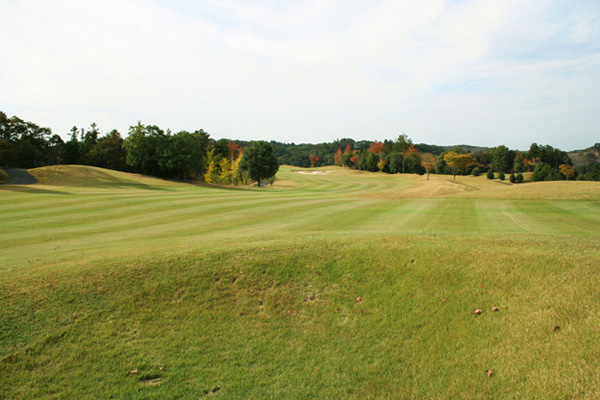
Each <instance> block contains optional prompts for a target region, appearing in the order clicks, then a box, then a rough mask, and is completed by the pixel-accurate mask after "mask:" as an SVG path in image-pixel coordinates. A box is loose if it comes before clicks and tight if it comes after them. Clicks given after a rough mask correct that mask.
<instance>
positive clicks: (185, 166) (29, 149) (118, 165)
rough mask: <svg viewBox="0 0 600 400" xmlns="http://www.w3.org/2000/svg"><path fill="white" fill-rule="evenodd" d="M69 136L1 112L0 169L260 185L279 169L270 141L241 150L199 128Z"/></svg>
mask: <svg viewBox="0 0 600 400" xmlns="http://www.w3.org/2000/svg"><path fill="white" fill-rule="evenodd" d="M69 137H70V139H69V140H67V141H64V140H63V139H62V138H61V136H60V135H57V134H53V133H52V131H51V130H50V129H49V128H44V127H39V126H37V125H36V124H34V123H33V122H25V121H23V120H22V119H20V118H18V117H11V118H8V117H7V116H6V114H5V113H4V112H2V111H0V165H2V166H6V167H15V168H35V167H41V166H44V165H55V164H83V165H91V166H97V167H102V168H109V169H114V170H118V171H125V172H136V173H141V174H145V175H151V176H156V177H160V178H168V179H178V180H189V181H205V182H207V183H218V184H240V183H244V184H249V183H251V182H257V183H259V185H260V183H261V182H263V181H266V182H271V183H272V182H273V179H274V176H275V174H276V172H277V170H278V169H279V164H278V162H277V158H276V157H275V155H274V153H273V146H272V145H271V144H270V143H267V142H264V141H255V142H252V143H251V144H250V145H249V146H248V147H247V148H243V147H241V146H240V145H237V144H236V143H234V142H232V141H229V140H226V139H221V140H214V139H212V138H211V137H210V135H209V134H208V133H207V132H205V131H204V130H202V129H199V130H195V131H193V132H188V131H185V130H184V131H179V132H177V133H172V132H171V131H170V130H167V131H164V130H163V129H161V128H160V127H158V126H156V125H144V124H142V123H141V122H138V123H137V124H136V125H133V126H131V127H130V128H129V131H128V135H127V137H126V138H123V137H122V136H121V134H120V132H118V131H117V130H114V129H113V130H111V131H110V132H108V133H107V134H105V135H102V133H101V132H100V130H99V128H98V126H97V125H96V124H95V123H92V124H91V125H90V127H89V128H87V129H79V128H77V127H73V128H72V129H71V131H70V133H69Z"/></svg>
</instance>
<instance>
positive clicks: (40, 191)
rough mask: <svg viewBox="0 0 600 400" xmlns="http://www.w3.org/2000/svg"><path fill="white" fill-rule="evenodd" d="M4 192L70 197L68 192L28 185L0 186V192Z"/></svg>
mask: <svg viewBox="0 0 600 400" xmlns="http://www.w3.org/2000/svg"><path fill="white" fill-rule="evenodd" d="M3 190H6V191H7V192H19V193H38V194H63V195H64V194H66V195H70V194H71V193H69V192H61V191H58V190H48V189H41V188H38V187H32V186H30V185H28V186H24V185H1V186H0V191H3Z"/></svg>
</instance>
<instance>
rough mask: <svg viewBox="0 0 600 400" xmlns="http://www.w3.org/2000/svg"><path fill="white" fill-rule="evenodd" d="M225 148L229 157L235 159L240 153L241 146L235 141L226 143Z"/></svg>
mask: <svg viewBox="0 0 600 400" xmlns="http://www.w3.org/2000/svg"><path fill="white" fill-rule="evenodd" d="M227 150H229V159H230V160H235V159H237V158H238V157H239V156H240V155H241V154H242V146H240V145H239V144H237V143H234V142H229V143H227Z"/></svg>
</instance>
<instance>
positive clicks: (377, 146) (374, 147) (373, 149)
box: [368, 141, 384, 154]
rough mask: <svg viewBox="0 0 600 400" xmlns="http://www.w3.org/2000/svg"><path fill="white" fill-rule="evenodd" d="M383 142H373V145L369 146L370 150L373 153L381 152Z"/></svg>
mask: <svg viewBox="0 0 600 400" xmlns="http://www.w3.org/2000/svg"><path fill="white" fill-rule="evenodd" d="M383 146H384V145H383V143H382V142H377V141H375V142H373V143H371V145H370V146H369V150H368V151H370V152H371V153H375V154H381V150H383Z"/></svg>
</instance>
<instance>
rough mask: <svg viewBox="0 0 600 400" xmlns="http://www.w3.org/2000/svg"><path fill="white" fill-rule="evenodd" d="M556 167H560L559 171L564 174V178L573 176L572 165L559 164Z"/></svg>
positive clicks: (573, 168)
mask: <svg viewBox="0 0 600 400" xmlns="http://www.w3.org/2000/svg"><path fill="white" fill-rule="evenodd" d="M558 169H560V173H561V174H563V175H564V177H565V179H566V180H569V178H572V177H574V176H575V167H573V166H572V165H568V164H561V165H559V167H558Z"/></svg>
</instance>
